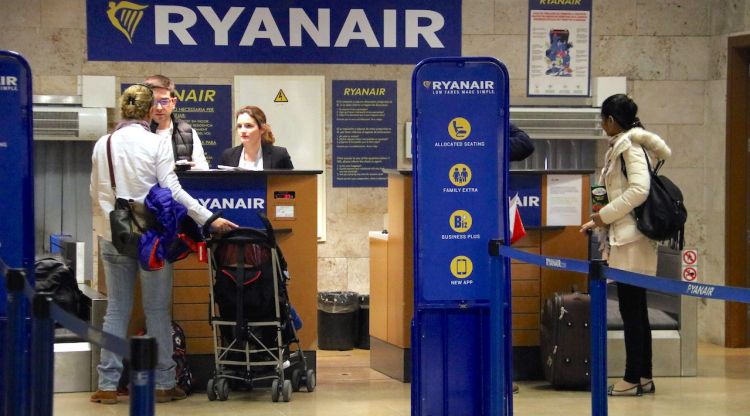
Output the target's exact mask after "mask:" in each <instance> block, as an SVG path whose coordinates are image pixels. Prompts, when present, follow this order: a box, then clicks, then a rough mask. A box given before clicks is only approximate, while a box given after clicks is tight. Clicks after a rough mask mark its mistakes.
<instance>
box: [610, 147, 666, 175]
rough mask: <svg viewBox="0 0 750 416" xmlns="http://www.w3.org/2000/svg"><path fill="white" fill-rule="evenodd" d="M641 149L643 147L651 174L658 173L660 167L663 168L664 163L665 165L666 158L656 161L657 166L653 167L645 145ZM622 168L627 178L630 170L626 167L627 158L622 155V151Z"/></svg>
mask: <svg viewBox="0 0 750 416" xmlns="http://www.w3.org/2000/svg"><path fill="white" fill-rule="evenodd" d="M641 149H643V154H644V155H645V156H646V166H647V167H648V173H650V174H651V175H656V174H657V173H658V172H659V169H661V167H662V165H664V160H659V161H658V162H657V163H656V166H654V168H653V169H651V161H650V160H649V157H648V152H647V151H646V148H645V147H643V146H641ZM620 169H621V170H622V174H623V175H625V179H627V178H628V170H627V169H626V168H625V158H624V157H622V153H620Z"/></svg>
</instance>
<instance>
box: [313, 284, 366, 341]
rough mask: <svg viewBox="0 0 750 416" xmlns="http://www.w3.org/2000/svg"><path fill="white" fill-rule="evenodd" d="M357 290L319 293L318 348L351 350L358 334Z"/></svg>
mask: <svg viewBox="0 0 750 416" xmlns="http://www.w3.org/2000/svg"><path fill="white" fill-rule="evenodd" d="M358 310H359V299H358V294H357V292H320V293H318V348H320V349H321V350H339V351H345V350H351V349H353V348H354V343H355V342H354V341H355V338H356V334H357V311H358Z"/></svg>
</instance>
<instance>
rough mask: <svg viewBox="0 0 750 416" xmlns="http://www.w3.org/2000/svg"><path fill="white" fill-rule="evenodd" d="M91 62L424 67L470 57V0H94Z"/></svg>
mask: <svg viewBox="0 0 750 416" xmlns="http://www.w3.org/2000/svg"><path fill="white" fill-rule="evenodd" d="M86 23H87V28H88V29H87V39H88V59H89V60H90V61H153V62H254V63H274V62H276V63H347V64H415V63H417V62H419V61H420V60H422V59H424V58H427V57H433V56H459V55H461V1H460V0H446V1H439V2H436V1H432V0H404V1H397V0H376V1H367V0H351V1H347V2H341V1H335V0H306V1H301V0H296V1H294V0H292V1H285V2H278V1H270V0H265V1H254V2H247V1H243V0H216V1H212V2H205V1H197V0H181V1H176V0H167V1H154V0H133V1H124V0H123V1H105V0H87V1H86Z"/></svg>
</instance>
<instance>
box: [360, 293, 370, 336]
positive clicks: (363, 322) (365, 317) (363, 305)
mask: <svg viewBox="0 0 750 416" xmlns="http://www.w3.org/2000/svg"><path fill="white" fill-rule="evenodd" d="M357 332H358V335H357V348H362V349H363V350H369V349H370V295H359V311H358V312H357Z"/></svg>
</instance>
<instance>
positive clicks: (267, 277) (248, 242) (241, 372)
mask: <svg viewBox="0 0 750 416" xmlns="http://www.w3.org/2000/svg"><path fill="white" fill-rule="evenodd" d="M259 216H260V217H261V220H262V221H263V224H264V225H265V227H266V229H265V230H259V229H255V228H237V229H235V230H232V231H230V232H228V233H226V234H224V235H222V236H217V237H213V238H208V239H207V240H206V247H207V252H208V262H209V267H208V268H209V279H210V281H209V287H210V296H211V298H210V304H209V305H210V306H209V313H210V316H209V321H210V322H211V326H212V330H213V338H214V361H215V373H214V377H213V378H212V379H210V380H209V381H208V384H207V386H206V392H207V393H208V399H209V400H211V401H213V400H216V399H219V400H221V401H224V400H227V398H228V397H229V390H230V381H231V384H232V387H236V388H241V387H244V388H249V389H252V388H253V387H254V386H255V385H257V384H259V383H262V384H264V385H268V383H269V381H270V385H271V400H273V401H274V402H278V401H279V398H280V397H281V398H282V400H283V401H285V402H288V401H289V400H290V399H291V396H292V391H295V392H296V391H299V389H300V386H301V385H304V386H305V387H306V389H307V391H308V392H312V391H313V390H314V389H315V370H313V369H308V368H307V360H306V359H305V354H304V352H303V351H302V349H301V348H300V346H299V340H298V338H297V333H296V328H295V326H294V322H293V320H292V316H291V314H292V309H291V305H290V304H289V297H288V295H287V290H286V280H288V277H287V274H286V273H285V271H286V262H285V261H284V258H283V255H282V254H281V250H280V249H279V247H278V246H277V245H276V240H275V238H274V234H273V229H272V227H271V223H270V221H268V218H266V217H265V215H264V214H262V213H261V214H259ZM207 224H210V221H209V222H207ZM292 345H296V348H294V349H292ZM285 370H286V371H285ZM287 374H289V376H287Z"/></svg>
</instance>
